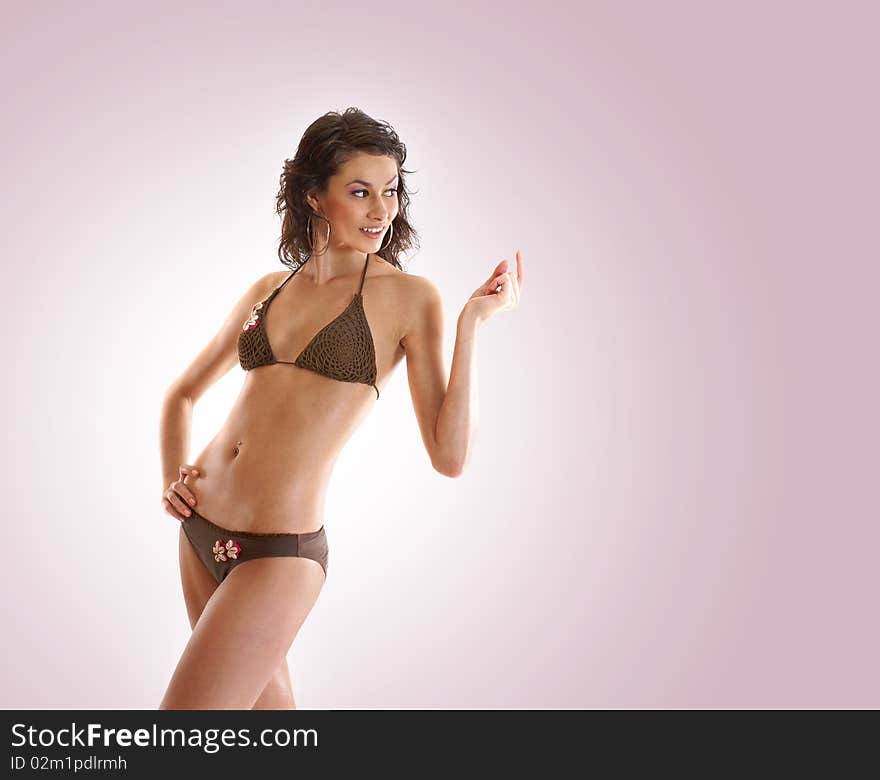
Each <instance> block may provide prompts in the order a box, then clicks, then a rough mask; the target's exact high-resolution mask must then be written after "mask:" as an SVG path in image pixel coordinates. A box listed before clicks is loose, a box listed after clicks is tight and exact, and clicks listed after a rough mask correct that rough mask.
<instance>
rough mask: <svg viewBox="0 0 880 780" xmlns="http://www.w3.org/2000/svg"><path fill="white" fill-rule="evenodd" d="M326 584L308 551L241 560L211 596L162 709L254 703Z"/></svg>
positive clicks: (241, 706)
mask: <svg viewBox="0 0 880 780" xmlns="http://www.w3.org/2000/svg"><path fill="white" fill-rule="evenodd" d="M323 585H324V572H323V570H322V569H321V565H320V564H319V563H317V562H316V561H313V560H311V559H309V558H297V557H290V556H285V557H266V558H255V559H253V560H249V561H244V562H242V563H240V564H239V565H238V566H236V567H235V568H234V569H233V570H232V571H231V572H230V573H229V574H228V575H227V577H226V579H225V580H223V583H222V584H221V585H220V586H219V587H217V589H216V591H215V592H214V594H213V595H212V596H211V597H210V598H209V600H208V603H207V604H206V606H205V608H204V611H203V612H202V614H201V617H200V618H199V619H198V622H197V623H196V625H195V628H194V629H193V632H192V636H191V637H190V640H189V642H188V643H187V646H186V648H185V649H184V652H183V655H182V656H181V659H180V662H179V663H178V665H177V668H176V669H175V671H174V674H173V676H172V678H171V682H170V683H169V685H168V690H167V691H166V692H165V697H164V698H163V700H162V703H161V705H160V707H159V708H160V709H250V708H251V707H253V705H254V703H255V702H256V701H257V699H258V698H259V696H260V694H261V693H262V691H263V689H264V688H265V687H266V684H267V683H268V682H269V680H270V679H271V678H272V676H273V675H274V674H275V673H276V671H277V670H278V668H279V666H280V665H281V663H282V662H283V661H284V659H285V657H286V656H287V651H288V650H289V649H290V646H291V645H292V644H293V640H294V639H295V638H296V634H297V632H298V631H299V629H300V626H302V624H303V622H304V621H305V619H306V617H307V616H308V614H309V612H310V611H311V609H312V607H313V606H314V604H315V601H317V598H318V594H319V593H320V592H321V588H322V587H323Z"/></svg>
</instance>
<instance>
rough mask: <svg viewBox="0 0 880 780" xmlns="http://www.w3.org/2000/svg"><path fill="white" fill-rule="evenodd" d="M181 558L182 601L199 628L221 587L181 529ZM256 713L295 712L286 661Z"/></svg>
mask: <svg viewBox="0 0 880 780" xmlns="http://www.w3.org/2000/svg"><path fill="white" fill-rule="evenodd" d="M178 558H179V561H180V581H181V585H182V586H183V598H184V601H185V603H186V612H187V616H188V617H189V623H190V626H191V627H192V628H195V627H196V623H198V620H199V618H200V617H201V614H202V612H203V611H204V609H205V606H206V605H207V603H208V601H209V600H210V598H211V596H212V595H213V594H214V591H215V590H217V587H218V583H217V580H216V579H214V575H212V574H211V573H210V572H209V571H208V570H207V569H206V568H205V564H204V563H202V561H201V560H199V557H198V556H197V555H196V551H195V550H194V549H193V546H192V544H191V543H190V541H189V539H188V538H187V536H186V534H185V533H184V531H183V526H182V525H181V528H180V541H179V543H178ZM254 709H260V710H277V709H289V710H293V709H296V701H295V699H294V696H293V686H292V685H291V682H290V672H289V670H288V668H287V658H286V657H285V659H284V660H283V661H282V662H281V665H280V666H279V667H278V669H277V670H276V671H275V674H274V675H273V676H272V679H271V680H269V682H268V683H267V684H266V687H265V688H264V689H263V692H262V693H261V694H260V696H259V698H258V699H257V703H256V704H255V705H254Z"/></svg>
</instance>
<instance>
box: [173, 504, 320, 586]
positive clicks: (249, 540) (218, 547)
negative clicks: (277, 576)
mask: <svg viewBox="0 0 880 780" xmlns="http://www.w3.org/2000/svg"><path fill="white" fill-rule="evenodd" d="M191 511H192V514H191V515H190V516H189V517H187V518H185V519H184V520H183V522H182V523H181V525H182V526H183V531H184V533H185V534H186V537H187V539H189V541H190V544H192V546H193V548H194V549H195V551H196V555H198V557H199V559H200V560H201V561H202V563H204V564H205V566H206V567H207V568H208V571H210V572H211V574H213V575H214V579H216V580H217V582H223V580H224V579H225V578H226V575H227V574H229V572H231V571H232V570H233V569H234V568H235V567H236V566H238V564H239V563H242V562H244V561H249V560H252V559H254V558H272V557H276V558H277V557H293V558H311V559H312V560H313V561H317V562H318V563H320V564H321V568H322V569H323V570H324V578H325V579H326V578H327V559H328V548H327V534H326V533H325V532H324V526H323V525H322V526H321V527H320V528H319V529H318V530H317V531H310V532H309V533H304V534H287V533H255V532H253V531H236V530H233V529H229V528H221V527H220V526H219V525H215V524H214V523H212V522H211V521H210V520H207V519H205V518H204V517H202V516H201V515H200V514H199V513H198V512H196V511H195V510H194V509H191Z"/></svg>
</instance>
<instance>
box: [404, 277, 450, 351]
mask: <svg viewBox="0 0 880 780" xmlns="http://www.w3.org/2000/svg"><path fill="white" fill-rule="evenodd" d="M395 270H397V269H395ZM398 273H399V274H400V276H399V278H398V279H397V280H396V288H397V296H396V297H397V299H398V300H399V302H400V304H399V309H398V311H399V316H400V333H401V340H403V339H405V338H406V336H407V334H409V333H411V332H412V331H413V330H414V329H416V328H419V327H421V326H424V324H425V323H426V321H427V320H431V319H432V318H436V317H438V316H442V309H443V303H442V300H441V297H440V290H439V289H438V287H437V285H436V284H435V283H434V282H432V281H431V280H430V279H428V277H426V276H420V275H418V274H409V273H403V272H398Z"/></svg>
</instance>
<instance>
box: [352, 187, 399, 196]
mask: <svg viewBox="0 0 880 780" xmlns="http://www.w3.org/2000/svg"><path fill="white" fill-rule="evenodd" d="M359 192H366V190H354V191H353V192H352V193H351V194H352V195H357V194H358V193H359ZM385 192H394V193H396V192H397V190H396V189H394V187H390V188H388V189H387V190H385Z"/></svg>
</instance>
